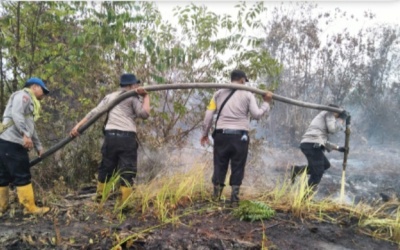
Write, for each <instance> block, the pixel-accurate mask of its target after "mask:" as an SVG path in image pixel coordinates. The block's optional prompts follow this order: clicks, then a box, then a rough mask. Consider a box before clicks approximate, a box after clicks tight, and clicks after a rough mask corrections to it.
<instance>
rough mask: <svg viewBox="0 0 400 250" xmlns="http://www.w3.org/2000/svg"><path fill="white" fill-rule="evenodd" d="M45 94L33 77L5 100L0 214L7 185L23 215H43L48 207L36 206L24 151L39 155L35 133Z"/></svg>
mask: <svg viewBox="0 0 400 250" xmlns="http://www.w3.org/2000/svg"><path fill="white" fill-rule="evenodd" d="M48 93H49V90H48V89H47V87H46V85H45V84H44V82H43V81H42V80H41V79H39V78H36V77H32V78H30V79H29V80H28V81H27V82H26V83H25V88H24V89H22V90H19V91H17V92H14V93H13V94H12V95H11V97H10V99H9V100H8V103H7V106H6V109H5V111H4V115H3V123H2V124H1V128H0V133H1V134H0V213H4V212H5V211H6V210H7V207H8V192H9V190H8V185H9V184H10V183H13V184H14V185H15V186H16V187H17V194H18V200H19V202H20V203H21V204H22V205H23V206H24V207H25V209H24V213H26V214H45V213H47V212H48V211H49V208H48V207H37V206H36V205H35V198H34V193H33V188H32V183H31V173H30V164H29V155H28V151H30V150H31V149H33V148H34V149H35V150H36V152H37V153H38V155H39V157H40V156H41V155H42V153H43V147H42V144H41V143H40V140H39V138H38V135H37V133H36V130H35V121H36V120H37V119H38V118H39V115H40V102H39V100H42V99H43V97H44V96H45V95H47V94H48Z"/></svg>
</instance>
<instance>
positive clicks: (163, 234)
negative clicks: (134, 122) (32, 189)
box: [0, 197, 398, 250]
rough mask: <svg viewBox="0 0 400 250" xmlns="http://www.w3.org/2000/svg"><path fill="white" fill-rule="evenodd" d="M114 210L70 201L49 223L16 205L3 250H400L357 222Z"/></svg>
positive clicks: (203, 210)
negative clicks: (119, 249) (165, 217)
mask: <svg viewBox="0 0 400 250" xmlns="http://www.w3.org/2000/svg"><path fill="white" fill-rule="evenodd" d="M113 204H114V201H108V202H107V203H106V205H105V206H104V207H103V209H102V211H99V209H98V205H96V203H94V202H92V201H91V200H90V198H84V199H77V198H76V197H69V198H68V199H64V200H63V201H60V202H59V204H57V205H54V206H53V209H52V212H51V213H50V214H48V215H46V216H44V217H34V216H24V215H23V214H22V210H21V209H20V208H19V206H17V205H16V204H12V206H15V207H14V208H13V207H11V208H10V209H9V210H8V212H6V213H5V214H4V215H3V216H2V217H1V218H0V225H1V229H0V246H1V249H111V248H112V247H113V246H114V245H116V244H117V242H118V241H120V240H122V239H124V238H126V237H128V236H132V235H136V236H137V238H136V241H135V242H128V243H127V244H124V245H123V249H203V250H205V249H262V246H266V247H268V249H299V250H300V249H329V250H332V249H334V250H335V249H336V250H339V249H340V250H342V249H387V250H390V249H393V250H395V249H398V246H397V245H396V244H392V243H389V242H386V241H380V240H375V239H372V238H371V237H369V236H367V235H364V234H362V233H361V232H360V231H359V230H358V229H357V225H356V223H357V222H354V223H347V224H346V225H341V226H339V225H332V224H328V223H322V222H318V221H303V222H302V221H300V220H298V219H294V218H292V217H291V215H290V214H285V213H279V212H278V213H277V215H276V216H275V217H274V218H273V219H271V220H268V221H263V223H262V222H245V221H240V220H238V219H236V218H234V217H233V216H232V214H231V209H230V208H229V207H228V206H225V205H224V204H222V206H220V207H219V208H218V207H216V206H212V205H211V204H210V203H208V202H201V203H195V204H192V205H191V206H190V207H186V208H181V209H178V210H177V214H176V215H182V214H187V215H182V216H181V217H179V219H176V220H174V221H173V222H169V223H166V224H165V225H161V223H160V221H159V220H158V219H156V218H155V217H154V216H152V215H151V214H150V215H146V216H143V215H142V214H141V213H140V212H139V211H130V212H128V213H124V214H120V213H112V212H111V211H112V209H113ZM193 211H196V212H193ZM121 215H122V217H121ZM176 218H178V217H176ZM151 227H155V228H154V229H153V230H147V229H149V228H151Z"/></svg>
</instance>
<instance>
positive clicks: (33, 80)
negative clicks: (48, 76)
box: [25, 77, 50, 95]
mask: <svg viewBox="0 0 400 250" xmlns="http://www.w3.org/2000/svg"><path fill="white" fill-rule="evenodd" d="M32 84H37V85H39V86H40V87H42V89H43V93H44V94H45V95H47V94H48V93H50V90H49V89H48V88H47V87H46V84H44V82H43V81H42V79H40V78H37V77H31V78H29V80H28V81H26V82H25V87H28V86H31V85H32Z"/></svg>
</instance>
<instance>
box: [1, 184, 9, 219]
mask: <svg viewBox="0 0 400 250" xmlns="http://www.w3.org/2000/svg"><path fill="white" fill-rule="evenodd" d="M7 207H8V186H6V187H0V214H2V213H4V212H5V211H7Z"/></svg>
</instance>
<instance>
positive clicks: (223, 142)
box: [200, 70, 272, 203]
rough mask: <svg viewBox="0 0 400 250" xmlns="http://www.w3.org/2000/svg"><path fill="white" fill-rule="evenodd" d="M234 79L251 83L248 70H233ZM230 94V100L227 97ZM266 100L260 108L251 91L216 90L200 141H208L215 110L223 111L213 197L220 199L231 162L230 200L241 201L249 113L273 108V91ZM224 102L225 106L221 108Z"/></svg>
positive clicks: (216, 145) (217, 138) (258, 115)
mask: <svg viewBox="0 0 400 250" xmlns="http://www.w3.org/2000/svg"><path fill="white" fill-rule="evenodd" d="M231 82H232V83H235V84H245V83H246V82H248V79H247V76H246V74H245V72H243V71H241V70H233V71H232V72H231ZM233 91H234V92H233ZM232 92H233V93H232ZM231 93H232V94H231ZM228 97H229V99H227V98H228ZM263 99H264V102H263V104H262V105H261V107H258V105H257V102H256V98H255V97H254V95H253V94H252V93H250V92H248V91H244V90H230V89H221V90H218V91H217V92H215V93H214V96H213V98H212V99H211V101H210V104H209V105H208V107H207V111H206V114H205V118H204V123H203V133H202V137H201V140H200V143H201V145H202V146H204V145H205V144H206V143H208V142H209V139H208V133H209V130H210V128H211V125H212V121H213V115H214V113H215V112H216V111H219V112H220V114H219V117H218V120H217V122H216V128H215V129H216V130H215V137H214V173H213V176H212V183H213V185H214V192H213V200H219V199H220V196H221V193H222V190H223V188H224V186H225V177H226V173H227V170H228V165H229V162H230V163H231V176H230V180H229V185H230V186H231V188H232V192H231V202H232V203H237V202H238V201H239V190H240V185H241V184H242V180H243V177H244V168H245V165H246V160H247V153H248V148H249V136H248V131H249V117H248V115H249V113H250V115H251V117H252V118H254V119H260V118H261V117H262V116H263V115H264V113H266V112H268V111H269V110H270V103H271V101H272V93H271V92H269V91H267V92H266V93H265V95H264V96H263ZM225 100H226V102H225ZM224 102H225V105H224V106H223V107H222V109H221V106H222V104H223V103H224Z"/></svg>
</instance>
